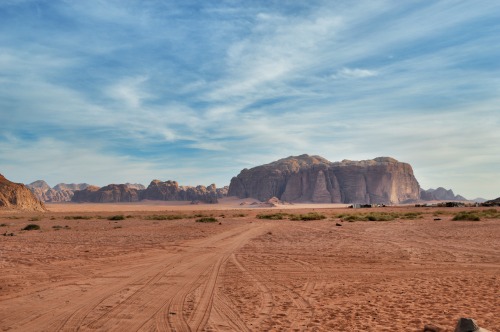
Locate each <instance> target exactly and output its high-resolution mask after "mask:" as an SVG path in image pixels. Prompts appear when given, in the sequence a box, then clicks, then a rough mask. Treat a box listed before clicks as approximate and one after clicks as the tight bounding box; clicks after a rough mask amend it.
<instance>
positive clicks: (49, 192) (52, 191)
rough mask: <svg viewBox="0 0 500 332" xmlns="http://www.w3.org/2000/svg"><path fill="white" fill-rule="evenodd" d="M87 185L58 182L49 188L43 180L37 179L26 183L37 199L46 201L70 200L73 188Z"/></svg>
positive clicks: (80, 188)
mask: <svg viewBox="0 0 500 332" xmlns="http://www.w3.org/2000/svg"><path fill="white" fill-rule="evenodd" d="M88 186H89V185H88V184H86V183H79V184H75V183H71V184H66V183H59V184H58V185H56V186H54V188H50V186H49V185H48V184H47V183H46V182H45V181H43V180H38V181H35V182H32V183H30V184H27V185H26V187H28V188H29V189H30V190H31V192H32V193H33V194H35V195H36V196H37V197H38V199H39V200H41V201H42V202H47V203H60V202H70V201H71V198H72V197H73V193H74V192H75V190H83V189H85V188H87V187H88Z"/></svg>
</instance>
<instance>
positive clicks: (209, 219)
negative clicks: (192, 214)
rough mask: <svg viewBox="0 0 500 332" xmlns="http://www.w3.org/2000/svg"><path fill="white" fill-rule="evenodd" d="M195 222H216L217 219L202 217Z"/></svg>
mask: <svg viewBox="0 0 500 332" xmlns="http://www.w3.org/2000/svg"><path fill="white" fill-rule="evenodd" d="M196 222H217V219H216V218H214V217H203V218H200V219H196Z"/></svg>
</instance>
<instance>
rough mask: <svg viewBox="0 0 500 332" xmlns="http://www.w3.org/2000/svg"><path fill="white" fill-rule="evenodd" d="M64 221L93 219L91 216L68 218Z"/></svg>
mask: <svg viewBox="0 0 500 332" xmlns="http://www.w3.org/2000/svg"><path fill="white" fill-rule="evenodd" d="M64 219H66V220H82V219H83V220H88V219H92V217H91V216H66V217H64Z"/></svg>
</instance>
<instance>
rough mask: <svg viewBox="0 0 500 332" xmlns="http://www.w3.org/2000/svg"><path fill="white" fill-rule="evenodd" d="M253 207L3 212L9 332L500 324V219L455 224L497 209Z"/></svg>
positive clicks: (0, 290)
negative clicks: (278, 216)
mask: <svg viewBox="0 0 500 332" xmlns="http://www.w3.org/2000/svg"><path fill="white" fill-rule="evenodd" d="M247 206H248V205H244V206H240V205H239V204H236V202H232V203H231V202H229V203H226V205H224V204H222V205H211V206H208V205H197V206H193V205H180V206H174V205H168V204H166V205H165V204H163V205H162V204H153V203H151V204H58V205H55V204H54V205H48V209H49V212H46V213H20V212H12V211H0V224H1V227H0V271H1V272H0V330H2V331H77V330H78V331H90V330H92V331H423V327H424V326H425V325H426V324H433V325H436V326H439V327H441V328H443V330H444V331H453V328H454V325H455V323H456V321H457V320H458V318H460V317H472V318H474V319H475V320H476V321H477V322H478V323H479V325H480V326H482V327H485V328H488V329H490V330H491V331H500V219H499V218H481V220H480V221H453V220H452V218H453V215H455V214H456V213H457V212H459V211H462V210H467V211H476V210H478V211H482V210H484V208H415V207H386V208H374V209H356V210H353V209H346V208H338V207H331V206H330V207H328V206H317V205H313V206H301V205H293V206H286V207H283V208H282V207H280V206H279V207H275V208H268V209H264V208H251V207H247ZM368 210H370V211H368ZM280 211H282V212H283V213H287V214H294V215H298V214H305V213H308V212H312V211H314V212H317V213H320V214H323V215H324V216H326V219H323V220H312V221H302V220H300V221H298V220H290V219H289V218H290V216H289V215H287V216H285V219H283V220H266V219H258V218H257V215H258V214H275V213H278V212H280ZM369 212H377V213H392V214H393V215H397V216H398V217H397V218H396V219H394V220H392V221H355V222H349V221H348V219H349V218H348V216H347V215H346V214H357V215H359V214H364V213H369ZM117 214H120V215H123V216H124V219H123V220H109V219H113V218H111V217H113V216H115V215H117ZM342 214H343V216H342ZM169 216H171V217H169ZM202 216H207V217H214V218H216V219H217V221H216V222H212V223H201V222H196V220H197V219H199V218H201V217H202ZM174 218H181V219H174ZM115 219H120V218H115ZM162 219H164V220H162ZM168 219H172V220H168ZM28 224H37V225H39V226H40V227H41V229H40V230H29V231H28V230H24V231H22V230H21V229H22V228H24V227H25V226H26V225H28ZM11 234H13V236H10V235H11ZM2 235H4V236H2Z"/></svg>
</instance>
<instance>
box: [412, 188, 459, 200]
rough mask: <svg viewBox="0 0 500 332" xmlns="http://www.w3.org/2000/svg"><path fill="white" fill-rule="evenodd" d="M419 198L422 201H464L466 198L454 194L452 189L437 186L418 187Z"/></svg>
mask: <svg viewBox="0 0 500 332" xmlns="http://www.w3.org/2000/svg"><path fill="white" fill-rule="evenodd" d="M420 199H422V200H424V201H466V200H467V198H465V197H463V196H460V195H455V194H454V193H453V190H451V189H449V190H447V189H445V188H443V187H439V188H437V189H427V190H424V189H420Z"/></svg>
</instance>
